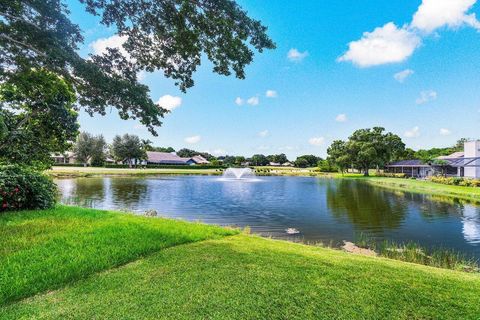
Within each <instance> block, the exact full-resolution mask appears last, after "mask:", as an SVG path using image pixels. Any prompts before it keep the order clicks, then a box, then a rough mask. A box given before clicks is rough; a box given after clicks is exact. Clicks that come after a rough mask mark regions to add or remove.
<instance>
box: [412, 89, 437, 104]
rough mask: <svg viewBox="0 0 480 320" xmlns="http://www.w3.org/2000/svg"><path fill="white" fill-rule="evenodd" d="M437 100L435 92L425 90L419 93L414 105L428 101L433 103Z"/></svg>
mask: <svg viewBox="0 0 480 320" xmlns="http://www.w3.org/2000/svg"><path fill="white" fill-rule="evenodd" d="M435 99H437V92H436V91H433V90H427V91H422V92H420V97H418V98H417V100H415V103H416V104H424V103H427V102H429V101H433V100H435Z"/></svg>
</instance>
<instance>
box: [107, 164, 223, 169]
mask: <svg viewBox="0 0 480 320" xmlns="http://www.w3.org/2000/svg"><path fill="white" fill-rule="evenodd" d="M104 167H105V168H130V167H129V165H128V164H106V165H105V166H104ZM137 168H145V169H194V170H195V169H199V170H201V169H225V168H226V167H225V166H212V165H192V166H189V165H174V164H163V165H160V164H149V165H146V166H140V165H139V166H137Z"/></svg>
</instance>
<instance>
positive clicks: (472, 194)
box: [346, 175, 480, 202]
mask: <svg viewBox="0 0 480 320" xmlns="http://www.w3.org/2000/svg"><path fill="white" fill-rule="evenodd" d="M346 178H349V179H362V180H365V181H367V182H368V183H369V184H371V185H374V186H377V187H382V188H388V189H392V190H400V191H407V192H414V193H424V194H430V195H433V196H439V197H454V198H458V199H462V200H467V201H473V202H480V188H473V187H462V186H451V185H445V184H440V183H434V182H431V181H428V180H413V179H401V178H385V177H375V176H372V177H363V176H360V175H358V176H353V175H349V176H346Z"/></svg>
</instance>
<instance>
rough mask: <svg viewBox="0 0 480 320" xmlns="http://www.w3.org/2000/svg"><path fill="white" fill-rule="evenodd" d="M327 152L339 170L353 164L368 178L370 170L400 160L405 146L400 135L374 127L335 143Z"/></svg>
mask: <svg viewBox="0 0 480 320" xmlns="http://www.w3.org/2000/svg"><path fill="white" fill-rule="evenodd" d="M327 152H328V155H329V157H330V159H331V160H332V161H333V162H334V163H335V164H336V165H337V166H338V167H339V168H342V169H344V168H346V167H347V165H348V164H351V165H352V166H354V167H355V168H357V169H359V170H361V171H363V173H364V175H367V176H368V170H369V169H371V168H375V167H377V168H379V167H384V166H385V165H386V164H387V163H389V162H392V161H395V160H398V159H400V158H401V157H402V156H403V154H404V153H405V144H404V143H403V141H402V139H401V138H400V137H399V136H398V135H396V134H393V133H391V132H387V133H385V129H384V128H381V127H374V128H371V129H359V130H356V131H355V132H354V133H353V134H352V135H351V136H350V137H349V138H348V140H347V141H345V142H343V141H335V142H334V143H333V144H332V145H331V146H330V148H328V151H327Z"/></svg>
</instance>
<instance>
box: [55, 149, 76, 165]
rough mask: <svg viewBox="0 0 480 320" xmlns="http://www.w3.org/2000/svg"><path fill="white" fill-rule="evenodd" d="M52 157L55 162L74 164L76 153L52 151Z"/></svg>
mask: <svg viewBox="0 0 480 320" xmlns="http://www.w3.org/2000/svg"><path fill="white" fill-rule="evenodd" d="M51 158H52V160H53V161H54V163H55V164H73V163H75V160H76V159H75V155H74V153H73V152H71V151H67V152H65V153H52V154H51Z"/></svg>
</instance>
